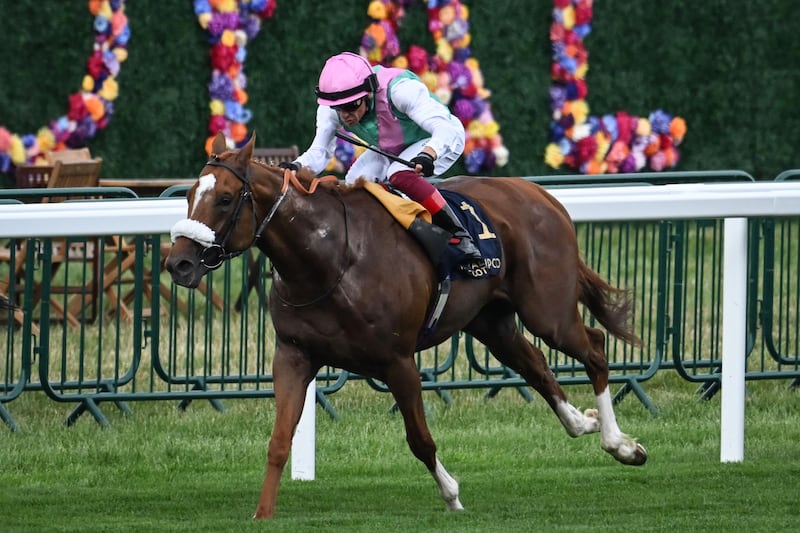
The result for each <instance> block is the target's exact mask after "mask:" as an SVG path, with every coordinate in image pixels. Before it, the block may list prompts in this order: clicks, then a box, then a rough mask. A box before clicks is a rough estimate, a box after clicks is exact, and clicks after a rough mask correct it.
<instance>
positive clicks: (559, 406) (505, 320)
mask: <svg viewBox="0 0 800 533" xmlns="http://www.w3.org/2000/svg"><path fill="white" fill-rule="evenodd" d="M466 331H468V332H469V333H470V334H471V335H472V336H474V337H475V338H476V339H478V340H479V341H481V343H482V344H483V345H484V346H486V347H487V348H488V349H489V351H490V352H491V353H492V355H494V356H495V358H497V360H498V361H500V362H501V363H503V364H504V365H506V366H507V367H509V368H511V369H513V370H514V371H516V372H517V373H519V374H520V375H521V376H522V377H523V378H524V379H525V381H526V382H527V383H528V384H529V385H530V386H531V387H533V388H534V390H536V392H538V393H539V394H540V395H541V396H542V398H544V400H545V401H546V402H547V404H548V405H549V406H550V408H551V409H552V410H553V412H554V413H555V414H556V416H558V419H559V421H560V422H561V424H562V425H563V426H564V429H565V430H566V432H567V434H568V435H570V436H571V437H578V436H580V435H586V434H588V433H595V432H597V431H600V421H599V420H598V416H597V409H587V410H585V411H583V412H581V411H580V410H578V409H577V408H576V407H574V406H573V405H572V404H571V403H569V401H567V396H566V394H565V393H564V390H563V389H562V388H561V385H559V383H558V381H556V378H555V376H554V375H553V372H552V371H551V370H550V367H549V366H548V364H547V360H546V359H545V357H544V354H543V353H542V351H541V350H540V349H539V348H537V347H536V346H534V345H533V344H532V343H531V342H530V341H528V339H526V338H525V336H524V335H523V334H522V332H521V331H520V330H519V328H518V327H517V323H516V316H515V315H514V310H513V309H511V307H509V306H508V305H507V304H501V303H496V304H493V305H490V306H488V307H487V308H485V309H484V310H483V312H482V313H481V314H480V315H479V316H478V317H477V318H475V319H474V320H473V322H471V323H470V324H469V327H468V328H467V329H466Z"/></svg>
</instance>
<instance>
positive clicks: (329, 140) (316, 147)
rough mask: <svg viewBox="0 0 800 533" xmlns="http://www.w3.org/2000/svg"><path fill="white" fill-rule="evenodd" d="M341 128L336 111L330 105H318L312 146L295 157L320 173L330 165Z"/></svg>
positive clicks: (316, 172)
mask: <svg viewBox="0 0 800 533" xmlns="http://www.w3.org/2000/svg"><path fill="white" fill-rule="evenodd" d="M338 128H339V117H338V116H337V114H336V111H334V110H333V109H331V108H330V107H328V106H324V105H321V106H318V107H317V131H316V133H315V134H314V140H313V141H311V146H309V147H308V149H307V150H306V151H305V152H303V153H302V154H300V157H298V158H297V159H295V161H297V162H298V163H300V164H301V165H303V166H304V167H308V168H309V169H311V170H312V171H313V172H314V173H315V174H319V173H320V172H322V171H323V170H325V167H326V166H327V165H328V162H329V161H330V160H331V157H333V151H334V150H335V149H336V137H335V135H334V134H335V133H336V130H337V129H338Z"/></svg>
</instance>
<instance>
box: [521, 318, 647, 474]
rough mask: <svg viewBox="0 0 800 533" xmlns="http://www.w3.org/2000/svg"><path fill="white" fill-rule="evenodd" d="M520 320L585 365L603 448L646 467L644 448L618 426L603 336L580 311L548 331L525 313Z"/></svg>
mask: <svg viewBox="0 0 800 533" xmlns="http://www.w3.org/2000/svg"><path fill="white" fill-rule="evenodd" d="M520 316H521V317H522V320H523V323H525V325H526V326H527V327H528V328H529V329H531V330H532V331H534V332H535V334H537V335H539V336H540V337H541V338H542V339H543V340H544V341H545V342H546V343H547V344H548V345H549V346H551V347H553V348H555V349H556V350H559V351H561V352H563V353H565V354H567V355H569V356H571V357H574V358H575V359H577V360H578V361H580V362H581V363H583V365H584V367H585V368H586V373H587V375H588V376H589V379H590V380H591V382H592V387H593V389H594V394H595V398H596V400H597V409H598V416H599V419H600V446H601V447H602V448H603V449H604V450H605V451H607V452H608V453H610V454H611V455H612V456H613V457H614V458H615V459H616V460H617V461H619V462H621V463H624V464H628V465H642V464H644V463H645V461H647V451H646V450H645V449H644V446H642V445H641V444H639V443H638V442H636V440H635V439H634V438H632V437H630V436H629V435H626V434H625V433H623V432H622V431H620V429H619V426H618V425H617V418H616V415H615V414H614V408H613V406H612V404H611V393H610V392H609V389H608V362H607V361H606V355H605V335H604V334H603V332H602V331H600V330H599V329H595V328H590V327H588V326H585V325H584V324H583V321H582V320H581V316H580V314H579V313H578V311H577V309H575V310H574V311H572V314H571V317H570V318H568V319H565V320H562V321H560V322H558V321H550V322H549V323H548V327H546V328H543V327H541V326H542V323H541V322H539V323H537V322H535V321H531V320H530V319H531V317H530V316H525V313H524V312H522V313H521V314H520ZM534 328H536V329H534ZM556 412H558V411H556Z"/></svg>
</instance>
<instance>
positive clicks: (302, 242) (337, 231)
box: [257, 185, 347, 283]
mask: <svg viewBox="0 0 800 533" xmlns="http://www.w3.org/2000/svg"><path fill="white" fill-rule="evenodd" d="M280 195H281V191H280V187H278V188H277V189H274V190H272V191H271V192H270V194H269V196H270V197H271V198H270V200H268V201H266V202H263V200H262V199H258V198H257V201H260V202H263V205H264V207H266V212H267V213H268V212H269V211H270V210H271V209H272V206H273V205H275V202H277V201H279V198H280ZM280 202H281V203H280V205H278V207H277V209H276V210H275V212H274V213H273V215H272V218H271V219H270V220H269V222H268V223H267V225H266V227H265V229H264V232H263V234H262V238H261V241H260V242H258V243H257V244H258V246H259V247H260V248H261V249H262V251H264V252H265V253H266V254H267V256H268V257H269V258H270V261H271V263H272V266H273V267H274V268H275V270H277V272H278V273H279V274H280V276H281V278H282V279H283V280H284V281H285V282H287V283H291V282H299V283H308V282H309V278H310V277H312V278H314V279H320V280H324V279H326V278H327V277H330V276H331V275H332V271H333V270H337V271H338V268H339V266H340V263H341V262H343V261H344V260H345V259H344V255H345V254H344V251H345V247H346V245H347V244H346V242H345V239H346V229H345V220H344V215H343V213H344V206H343V204H342V203H341V202H340V201H338V200H337V198H336V197H335V195H333V194H331V193H330V192H329V191H327V190H317V191H316V192H314V193H313V194H306V193H305V192H302V191H300V190H298V189H296V188H295V187H294V186H292V185H290V186H289V188H288V190H287V192H286V195H285V197H284V198H283V199H282V200H280ZM265 216H266V215H265ZM334 274H335V273H334Z"/></svg>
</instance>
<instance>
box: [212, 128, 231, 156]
mask: <svg viewBox="0 0 800 533" xmlns="http://www.w3.org/2000/svg"><path fill="white" fill-rule="evenodd" d="M227 149H228V147H227V145H226V143H225V134H224V133H222V132H221V131H220V132H218V133H217V136H216V137H214V142H213V143H212V144H211V153H212V154H213V155H220V154H221V153H224V152H225V150H227Z"/></svg>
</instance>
